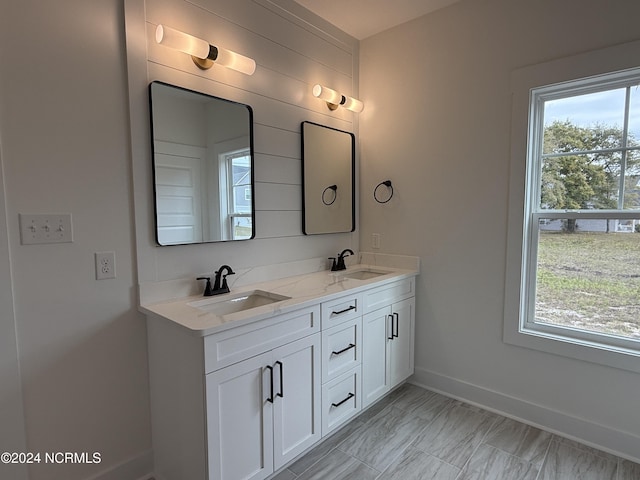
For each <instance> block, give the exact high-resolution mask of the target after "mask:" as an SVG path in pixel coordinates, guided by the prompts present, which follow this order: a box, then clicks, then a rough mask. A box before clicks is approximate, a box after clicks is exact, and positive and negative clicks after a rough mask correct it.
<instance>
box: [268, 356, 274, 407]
mask: <svg viewBox="0 0 640 480" xmlns="http://www.w3.org/2000/svg"><path fill="white" fill-rule="evenodd" d="M267 368H268V369H269V383H270V386H269V397H268V398H267V402H271V403H273V367H272V366H271V365H267Z"/></svg>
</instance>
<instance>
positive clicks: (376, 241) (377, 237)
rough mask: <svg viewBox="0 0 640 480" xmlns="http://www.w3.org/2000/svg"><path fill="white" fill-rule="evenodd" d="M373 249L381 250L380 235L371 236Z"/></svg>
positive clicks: (373, 234)
mask: <svg viewBox="0 0 640 480" xmlns="http://www.w3.org/2000/svg"><path fill="white" fill-rule="evenodd" d="M371 248H380V234H379V233H372V234H371Z"/></svg>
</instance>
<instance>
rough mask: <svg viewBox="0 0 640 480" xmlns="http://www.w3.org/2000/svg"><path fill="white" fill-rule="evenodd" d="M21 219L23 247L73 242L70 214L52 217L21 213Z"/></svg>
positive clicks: (53, 215)
mask: <svg viewBox="0 0 640 480" xmlns="http://www.w3.org/2000/svg"><path fill="white" fill-rule="evenodd" d="M19 219H20V243H21V244H22V245H35V244H39V243H71V242H73V229H72V226H71V214H70V213H61V214H50V215H48V214H47V215H43V214H38V215H26V214H24V213H21V214H20V215H19Z"/></svg>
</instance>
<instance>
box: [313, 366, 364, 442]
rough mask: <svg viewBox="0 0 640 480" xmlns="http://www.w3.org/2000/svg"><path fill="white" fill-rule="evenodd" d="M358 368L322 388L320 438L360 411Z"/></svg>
mask: <svg viewBox="0 0 640 480" xmlns="http://www.w3.org/2000/svg"><path fill="white" fill-rule="evenodd" d="M361 405H362V403H361V400H360V366H358V367H356V368H354V369H353V370H351V371H349V372H346V373H344V374H342V375H340V376H339V377H338V378H336V379H334V380H332V381H330V382H328V383H325V384H324V385H323V386H322V436H325V435H326V434H327V433H329V432H331V431H333V430H335V429H336V428H338V427H339V426H340V425H342V424H344V423H345V422H346V421H347V420H349V419H351V418H353V417H354V416H355V415H357V414H358V413H359V412H360V410H361Z"/></svg>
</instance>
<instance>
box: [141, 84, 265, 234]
mask: <svg viewBox="0 0 640 480" xmlns="http://www.w3.org/2000/svg"><path fill="white" fill-rule="evenodd" d="M149 88H150V100H151V101H150V105H151V126H152V129H151V130H152V139H153V171H154V191H155V215H156V240H157V243H158V244H159V245H182V244H189V243H205V242H220V241H229V240H247V239H250V238H253V237H254V235H255V227H254V224H255V222H254V200H253V198H254V194H253V121H252V120H253V112H252V110H251V107H249V106H248V105H243V104H241V103H236V102H232V101H229V100H225V99H222V98H218V97H213V96H210V95H205V94H203V93H199V92H194V91H191V90H187V89H184V88H180V87H175V86H172V85H168V84H165V83H162V82H152V83H151V84H150V87H149Z"/></svg>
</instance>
